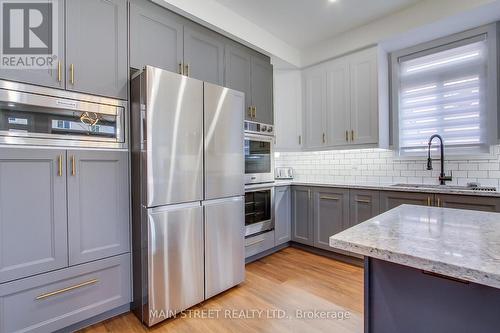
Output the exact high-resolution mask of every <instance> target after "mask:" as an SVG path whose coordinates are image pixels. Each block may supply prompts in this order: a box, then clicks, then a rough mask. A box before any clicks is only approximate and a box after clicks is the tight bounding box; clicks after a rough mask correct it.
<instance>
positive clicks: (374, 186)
mask: <svg viewBox="0 0 500 333" xmlns="http://www.w3.org/2000/svg"><path fill="white" fill-rule="evenodd" d="M288 185H297V186H321V187H341V188H352V189H364V190H381V191H399V192H421V193H440V194H461V195H475V196H483V197H499V198H500V192H499V191H498V190H497V191H474V190H468V189H454V188H439V187H425V185H419V187H410V186H394V184H380V183H325V182H300V181H295V180H277V181H275V182H274V186H288ZM268 186H269V184H268ZM430 186H434V185H430Z"/></svg>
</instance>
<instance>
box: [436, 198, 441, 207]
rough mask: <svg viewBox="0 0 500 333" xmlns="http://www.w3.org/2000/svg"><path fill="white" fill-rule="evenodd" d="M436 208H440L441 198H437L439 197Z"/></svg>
mask: <svg viewBox="0 0 500 333" xmlns="http://www.w3.org/2000/svg"><path fill="white" fill-rule="evenodd" d="M437 206H438V207H441V198H439V197H438V198H437Z"/></svg>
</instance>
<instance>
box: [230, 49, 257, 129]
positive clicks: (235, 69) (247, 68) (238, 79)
mask: <svg viewBox="0 0 500 333" xmlns="http://www.w3.org/2000/svg"><path fill="white" fill-rule="evenodd" d="M224 54H225V55H224V57H225V61H224V62H225V67H224V81H225V85H226V86H227V87H229V88H231V89H234V90H238V91H241V92H243V93H245V120H252V115H253V113H252V110H251V109H250V106H251V103H252V96H251V94H252V89H251V86H252V82H251V71H252V56H251V54H250V53H249V52H248V51H247V50H246V49H245V48H244V47H243V46H240V45H233V44H226V46H225V51H224Z"/></svg>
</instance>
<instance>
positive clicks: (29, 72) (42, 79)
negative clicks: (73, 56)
mask: <svg viewBox="0 0 500 333" xmlns="http://www.w3.org/2000/svg"><path fill="white" fill-rule="evenodd" d="M53 3H56V4H57V11H58V13H59V15H58V17H57V22H58V23H59V24H58V26H57V29H58V30H57V37H58V39H57V51H56V50H54V53H56V54H57V56H58V59H56V60H55V66H54V68H53V69H46V70H45V69H28V68H22V69H0V79H3V80H11V81H18V82H24V83H30V84H36V85H41V86H46V87H52V88H64V74H65V73H64V70H63V68H64V24H63V23H64V0H53ZM59 68H60V71H59Z"/></svg>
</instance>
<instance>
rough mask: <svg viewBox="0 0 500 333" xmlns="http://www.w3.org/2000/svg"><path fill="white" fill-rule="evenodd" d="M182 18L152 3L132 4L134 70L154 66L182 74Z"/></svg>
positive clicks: (137, 1) (137, 0)
mask: <svg viewBox="0 0 500 333" xmlns="http://www.w3.org/2000/svg"><path fill="white" fill-rule="evenodd" d="M184 23H185V20H184V19H183V18H181V17H180V16H178V15H176V14H174V13H172V12H170V11H168V10H166V9H165V8H162V7H160V6H158V5H156V4H154V3H151V2H150V1H146V0H134V1H132V2H131V3H130V67H133V68H135V69H139V70H140V69H143V68H144V66H146V65H150V66H153V67H158V68H161V69H164V70H167V71H171V72H175V73H181V68H180V66H182V59H183V47H184V46H183V45H184V40H183V38H184V37H183V24H184Z"/></svg>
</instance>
